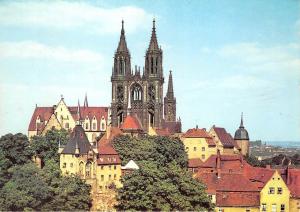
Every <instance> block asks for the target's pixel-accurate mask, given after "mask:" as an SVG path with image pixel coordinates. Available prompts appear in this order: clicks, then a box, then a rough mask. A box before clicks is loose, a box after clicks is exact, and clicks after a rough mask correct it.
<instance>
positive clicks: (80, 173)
mask: <svg viewBox="0 0 300 212" xmlns="http://www.w3.org/2000/svg"><path fill="white" fill-rule="evenodd" d="M79 176H81V177H82V176H83V162H82V161H81V162H80V163H79Z"/></svg>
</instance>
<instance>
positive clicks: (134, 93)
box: [131, 84, 142, 101]
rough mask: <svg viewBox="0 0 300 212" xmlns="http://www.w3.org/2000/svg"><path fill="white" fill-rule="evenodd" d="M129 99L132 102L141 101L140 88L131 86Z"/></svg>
mask: <svg viewBox="0 0 300 212" xmlns="http://www.w3.org/2000/svg"><path fill="white" fill-rule="evenodd" d="M131 99H132V100H133V101H142V87H141V86H140V85H138V84H135V85H133V87H132V90H131Z"/></svg>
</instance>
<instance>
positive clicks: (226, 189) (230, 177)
mask: <svg viewBox="0 0 300 212" xmlns="http://www.w3.org/2000/svg"><path fill="white" fill-rule="evenodd" d="M196 179H197V180H199V181H201V182H203V183H204V184H205V185H206V191H207V193H208V194H216V205H217V206H218V207H220V206H259V190H258V188H257V187H256V186H255V185H253V184H252V183H251V182H250V181H249V180H248V179H247V178H246V177H244V176H243V175H242V174H233V173H227V174H221V175H220V178H218V177H217V174H216V173H204V172H201V171H199V172H198V173H197V174H196ZM237 182H238V183H237Z"/></svg>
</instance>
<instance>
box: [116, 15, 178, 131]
mask: <svg viewBox="0 0 300 212" xmlns="http://www.w3.org/2000/svg"><path fill="white" fill-rule="evenodd" d="M111 83H112V102H111V121H112V126H113V127H120V126H121V124H122V123H123V121H124V119H125V118H126V116H127V115H130V114H133V115H134V116H136V117H137V119H138V120H139V121H140V123H141V125H142V127H143V129H144V130H145V131H148V130H149V127H152V128H158V129H161V128H168V130H169V131H170V132H171V133H179V132H181V121H180V120H176V98H175V96H174V90H173V78H172V72H171V71H170V74H169V80H168V90H167V93H166V96H165V97H163V94H164V92H163V85H164V73H163V51H162V49H161V48H160V47H159V45H158V41H157V37H156V29H155V20H153V27H152V34H151V39H150V43H149V47H148V49H147V51H146V55H145V64H144V67H143V70H142V71H141V69H140V67H139V68H137V66H135V69H134V71H133V70H132V68H131V56H130V51H129V49H128V47H127V43H126V38H125V30H124V21H122V29H121V35H120V41H119V45H118V48H117V50H116V52H115V55H114V63H113V68H112V76H111Z"/></svg>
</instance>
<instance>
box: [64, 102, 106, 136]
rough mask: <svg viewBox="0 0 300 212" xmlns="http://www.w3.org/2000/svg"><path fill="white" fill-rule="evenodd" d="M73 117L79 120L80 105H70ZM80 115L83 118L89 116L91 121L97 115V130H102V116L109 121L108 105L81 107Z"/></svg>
mask: <svg viewBox="0 0 300 212" xmlns="http://www.w3.org/2000/svg"><path fill="white" fill-rule="evenodd" d="M68 109H69V111H70V113H71V115H72V117H73V119H74V120H75V121H76V120H77V118H78V117H77V109H78V107H77V106H76V107H73V106H72V107H68ZM80 116H81V118H82V119H83V120H85V118H86V117H88V118H89V120H90V121H92V119H93V118H94V117H95V118H96V120H97V131H100V129H101V128H100V127H101V125H100V123H101V119H102V117H103V118H104V119H105V121H106V122H107V119H108V107H83V106H82V107H80Z"/></svg>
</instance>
